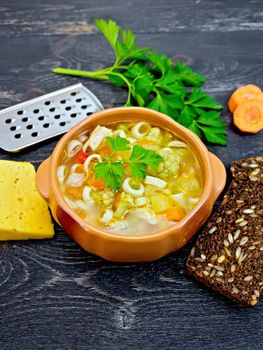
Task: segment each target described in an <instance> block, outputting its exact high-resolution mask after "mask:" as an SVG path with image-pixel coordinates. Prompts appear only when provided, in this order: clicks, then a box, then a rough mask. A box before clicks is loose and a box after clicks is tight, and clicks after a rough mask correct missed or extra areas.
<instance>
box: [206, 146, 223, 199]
mask: <svg viewBox="0 0 263 350" xmlns="http://www.w3.org/2000/svg"><path fill="white" fill-rule="evenodd" d="M209 157H210V161H211V166H212V174H213V177H214V180H213V190H212V196H213V200H214V202H215V201H216V200H217V197H218V196H219V195H220V193H221V192H222V191H223V189H224V187H225V184H226V169H225V166H224V164H223V163H222V162H221V160H220V159H219V158H218V157H217V156H215V155H214V154H213V153H211V152H209Z"/></svg>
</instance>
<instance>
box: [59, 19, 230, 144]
mask: <svg viewBox="0 0 263 350" xmlns="http://www.w3.org/2000/svg"><path fill="white" fill-rule="evenodd" d="M94 23H95V25H96V26H97V28H98V29H99V30H100V31H101V32H102V34H103V35H104V36H105V38H106V40H107V41H108V42H109V44H110V45H111V47H112V48H113V51H114V54H115V62H114V64H113V65H112V66H111V67H107V68H103V69H100V70H98V71H95V72H92V71H82V70H74V69H65V68H55V69H53V72H55V73H58V74H66V75H73V76H81V77H87V78H93V79H99V80H110V81H111V82H112V83H113V84H114V85H116V86H119V87H126V88H127V90H128V96H127V101H126V103H125V105H126V106H132V105H139V106H141V107H147V108H151V109H154V110H157V111H160V112H162V113H165V114H167V115H169V116H170V117H172V118H173V119H175V120H176V121H177V122H178V123H180V124H182V125H184V126H185V127H187V128H189V129H190V130H192V131H193V132H194V133H196V134H197V135H198V136H199V137H201V138H203V139H205V140H207V141H208V142H211V143H215V144H220V145H226V132H225V123H224V122H223V121H222V119H221V117H220V113H219V112H217V114H215V113H214V114H213V113H210V112H214V111H220V110H221V109H222V106H221V105H220V104H218V103H217V102H216V101H215V100H214V99H213V98H212V97H211V96H209V95H208V94H207V93H205V92H204V91H202V90H201V86H202V85H203V83H204V82H205V80H206V78H205V77H204V76H203V75H201V74H199V73H197V72H194V71H193V69H192V68H191V67H189V66H186V65H185V64H184V63H182V62H177V63H174V62H173V61H172V60H171V59H170V58H169V57H167V56H166V55H163V54H160V53H158V52H157V51H155V50H152V49H150V48H147V47H144V48H140V47H138V46H137V45H136V44H135V39H136V38H135V35H134V33H132V31H131V30H129V29H123V28H121V27H120V26H119V25H118V24H117V23H116V22H114V21H113V20H108V21H106V20H103V19H95V20H94ZM215 123H216V125H214V124H215Z"/></svg>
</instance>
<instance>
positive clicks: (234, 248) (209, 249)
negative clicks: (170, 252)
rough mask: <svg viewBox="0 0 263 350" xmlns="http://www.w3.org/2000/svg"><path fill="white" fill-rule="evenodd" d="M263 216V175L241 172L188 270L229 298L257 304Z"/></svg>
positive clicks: (261, 288) (262, 285) (262, 275)
mask: <svg viewBox="0 0 263 350" xmlns="http://www.w3.org/2000/svg"><path fill="white" fill-rule="evenodd" d="M243 163H244V162H243ZM235 164H237V162H236V163H235ZM238 164H239V163H238ZM248 164H255V163H254V162H252V163H248ZM238 166H239V165H238ZM241 167H243V166H242V163H241ZM236 169H237V168H236ZM249 169H250V170H251V169H252V170H254V169H256V168H249ZM250 170H249V171H250ZM236 173H237V172H236ZM262 218H263V181H262V177H260V176H257V177H254V175H252V179H251V176H249V174H248V173H247V172H241V173H239V175H238V176H236V177H235V178H234V180H233V181H232V183H231V185H230V187H229V189H228V191H227V193H226V194H225V196H224V199H223V202H222V203H221V205H220V206H219V208H218V210H217V211H216V213H215V214H214V215H213V216H212V217H211V218H210V219H209V221H208V223H207V225H206V228H205V229H204V231H203V232H202V234H201V236H200V237H199V239H198V240H197V243H196V245H195V246H194V247H193V248H192V250H191V253H190V256H189V257H188V260H187V264H186V268H187V272H188V273H189V274H190V275H192V276H194V277H195V278H197V279H198V280H200V281H202V282H203V283H205V284H206V285H207V286H209V287H212V288H213V289H215V290H216V291H218V292H220V293H222V294H224V295H225V296H227V297H228V298H230V299H232V300H234V301H237V302H238V303H240V304H242V305H244V306H255V305H256V304H257V303H258V301H259V299H260V295H261V294H262V292H263V223H262V221H263V220H262Z"/></svg>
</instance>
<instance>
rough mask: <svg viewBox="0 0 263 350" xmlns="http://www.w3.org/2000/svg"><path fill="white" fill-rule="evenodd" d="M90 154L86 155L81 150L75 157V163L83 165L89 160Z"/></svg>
mask: <svg viewBox="0 0 263 350" xmlns="http://www.w3.org/2000/svg"><path fill="white" fill-rule="evenodd" d="M88 156H89V154H88V153H85V152H83V151H82V149H81V150H79V151H78V153H77V154H76V155H75V159H74V161H75V162H76V163H80V164H83V163H84V162H85V160H86V159H87V158H88Z"/></svg>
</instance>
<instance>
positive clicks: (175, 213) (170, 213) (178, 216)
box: [163, 205, 184, 221]
mask: <svg viewBox="0 0 263 350" xmlns="http://www.w3.org/2000/svg"><path fill="white" fill-rule="evenodd" d="M163 213H164V214H166V218H167V220H169V221H180V220H182V218H183V217H184V211H183V209H182V208H180V207H179V206H178V205H175V206H173V207H171V208H169V209H166V210H165V211H164V212H163Z"/></svg>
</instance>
